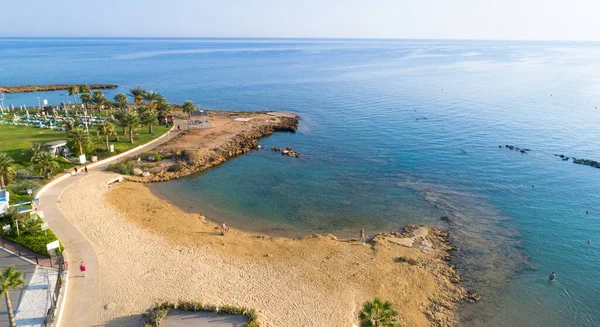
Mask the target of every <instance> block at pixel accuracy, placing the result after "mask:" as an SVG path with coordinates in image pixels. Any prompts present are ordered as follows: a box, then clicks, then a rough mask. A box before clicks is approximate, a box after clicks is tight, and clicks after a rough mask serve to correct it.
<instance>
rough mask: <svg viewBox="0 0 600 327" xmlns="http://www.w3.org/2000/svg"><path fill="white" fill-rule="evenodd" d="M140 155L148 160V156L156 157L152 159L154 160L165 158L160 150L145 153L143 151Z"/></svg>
mask: <svg viewBox="0 0 600 327" xmlns="http://www.w3.org/2000/svg"><path fill="white" fill-rule="evenodd" d="M140 157H141V158H142V159H143V160H148V158H150V157H154V160H152V161H161V160H163V156H162V154H160V152H157V151H148V152H144V153H142V154H141V155H140Z"/></svg>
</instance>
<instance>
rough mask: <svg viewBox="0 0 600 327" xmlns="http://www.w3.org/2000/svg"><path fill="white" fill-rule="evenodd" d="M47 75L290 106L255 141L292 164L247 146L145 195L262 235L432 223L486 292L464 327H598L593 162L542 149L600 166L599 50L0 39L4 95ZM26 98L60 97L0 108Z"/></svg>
mask: <svg viewBox="0 0 600 327" xmlns="http://www.w3.org/2000/svg"><path fill="white" fill-rule="evenodd" d="M58 83H68V84H70V83H114V84H117V85H119V89H118V90H117V91H120V92H127V90H128V89H129V88H131V87H134V86H141V87H144V88H145V89H148V90H154V91H157V92H160V93H161V94H163V95H165V96H166V97H167V98H168V99H169V100H170V101H171V102H177V103H181V102H183V101H184V100H188V99H189V100H193V101H194V102H195V103H196V104H198V105H199V106H200V107H203V108H208V109H211V108H218V109H230V110H285V111H293V112H295V113H298V114H299V115H300V117H301V120H300V130H299V132H298V133H295V134H289V133H280V134H275V135H273V136H271V137H269V138H267V139H264V140H263V141H262V142H261V144H263V145H265V146H267V147H270V146H273V145H275V146H278V147H284V146H292V147H294V149H295V150H297V151H298V152H300V153H302V154H303V157H302V158H301V159H296V158H289V157H282V156H281V155H278V154H276V153H274V152H272V151H270V150H266V151H265V150H263V151H254V152H251V153H250V154H248V155H245V156H242V157H239V158H236V159H234V160H231V161H229V162H227V163H225V164H224V165H222V166H220V167H218V168H215V169H212V170H210V171H208V172H206V173H204V174H201V175H198V176H191V177H188V178H184V179H180V180H175V181H171V182H167V183H161V184H156V185H152V187H151V188H152V190H153V191H154V192H155V193H156V194H159V195H161V196H164V197H166V198H168V199H170V200H171V201H173V202H175V203H177V204H178V205H179V206H181V207H182V208H184V209H186V210H192V211H198V212H202V213H203V214H205V215H207V216H208V217H209V218H211V219H214V220H217V221H226V222H228V223H229V224H230V225H232V226H233V228H240V229H246V230H255V231H263V232H264V231H266V232H267V233H270V234H274V235H290V236H296V235H302V234H308V233H315V232H319V233H334V234H338V235H340V236H346V237H347V236H354V237H356V235H355V234H356V233H357V231H358V230H359V229H360V228H361V227H364V228H365V229H366V230H367V234H373V233H375V232H378V231H383V230H398V229H399V228H401V227H402V226H403V225H405V224H407V223H420V224H431V225H435V226H439V227H442V228H445V229H448V230H449V231H450V232H451V233H452V238H453V241H454V243H455V244H456V245H457V247H458V251H457V253H456V258H455V260H454V263H455V264H456V265H457V266H458V268H459V270H460V271H461V273H462V274H463V276H464V278H465V285H466V286H467V287H468V288H470V289H473V290H475V291H477V292H479V293H480V294H481V295H482V297H483V299H482V300H481V301H480V302H479V303H477V304H475V305H466V306H463V307H461V309H460V314H461V322H462V325H464V326H600V192H599V191H598V189H599V187H600V169H596V168H592V167H589V166H583V165H577V164H573V163H572V162H571V161H563V160H561V159H560V158H558V157H556V156H554V154H565V155H567V156H574V157H577V158H588V159H594V160H600V128H599V126H600V111H599V110H598V109H597V107H598V106H600V44H598V43H567V42H508V41H504V42H499V41H494V42H492V41H439V40H334V39H331V40H329V39H328V40H319V39H316V40H312V39H6V38H5V39H0V85H21V84H58ZM106 93H107V94H109V95H112V94H114V92H106ZM37 97H41V99H48V100H49V101H50V102H51V103H58V102H60V101H65V93H64V92H48V93H31V94H6V98H5V101H4V102H5V104H6V105H10V104H13V105H15V106H19V105H23V104H26V105H35V104H37ZM69 101H70V100H69ZM507 144H508V145H514V146H516V147H520V148H528V149H531V150H530V151H528V152H526V153H525V154H523V153H520V152H519V151H516V150H509V149H507V148H506V147H505V145H507ZM499 145H500V146H501V147H499ZM586 211H589V212H590V213H589V214H587V215H586ZM441 216H448V217H449V218H450V220H451V221H450V222H449V223H447V222H444V221H442V220H440V217H441ZM588 240H590V244H588ZM552 271H555V272H556V273H557V275H558V278H557V280H556V281H555V282H553V283H549V282H548V275H549V274H550V273H551V272H552Z"/></svg>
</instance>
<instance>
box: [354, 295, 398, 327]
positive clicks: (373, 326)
mask: <svg viewBox="0 0 600 327" xmlns="http://www.w3.org/2000/svg"><path fill="white" fill-rule="evenodd" d="M397 316H398V312H396V311H395V310H394V309H392V304H391V303H390V302H388V301H382V300H381V299H380V298H378V297H376V298H374V299H373V301H367V302H365V303H364V304H363V308H362V310H361V311H360V312H359V314H358V318H359V319H360V327H397V326H398V322H397V320H396V317H397Z"/></svg>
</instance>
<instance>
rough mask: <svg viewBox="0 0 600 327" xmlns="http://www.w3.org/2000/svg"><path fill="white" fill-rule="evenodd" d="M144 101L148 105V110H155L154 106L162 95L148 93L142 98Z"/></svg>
mask: <svg viewBox="0 0 600 327" xmlns="http://www.w3.org/2000/svg"><path fill="white" fill-rule="evenodd" d="M143 98H144V100H145V101H146V102H147V103H148V108H150V109H153V110H154V109H156V105H157V103H158V101H160V99H162V98H163V97H162V95H160V93H158V92H153V91H148V92H146V93H145V94H144V96H143Z"/></svg>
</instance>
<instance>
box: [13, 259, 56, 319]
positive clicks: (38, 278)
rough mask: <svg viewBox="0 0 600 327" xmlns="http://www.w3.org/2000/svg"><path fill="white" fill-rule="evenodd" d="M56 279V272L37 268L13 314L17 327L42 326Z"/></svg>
mask: <svg viewBox="0 0 600 327" xmlns="http://www.w3.org/2000/svg"><path fill="white" fill-rule="evenodd" d="M57 278H58V270H56V269H46V268H39V267H38V268H37V270H36V272H35V274H33V277H32V278H31V281H30V282H29V285H27V286H26V287H25V288H24V290H23V296H22V297H21V303H20V304H19V308H18V309H17V310H16V312H15V318H16V320H17V327H41V326H43V325H44V320H45V319H46V312H48V309H50V298H51V296H52V292H54V288H55V286H56V279H57Z"/></svg>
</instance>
